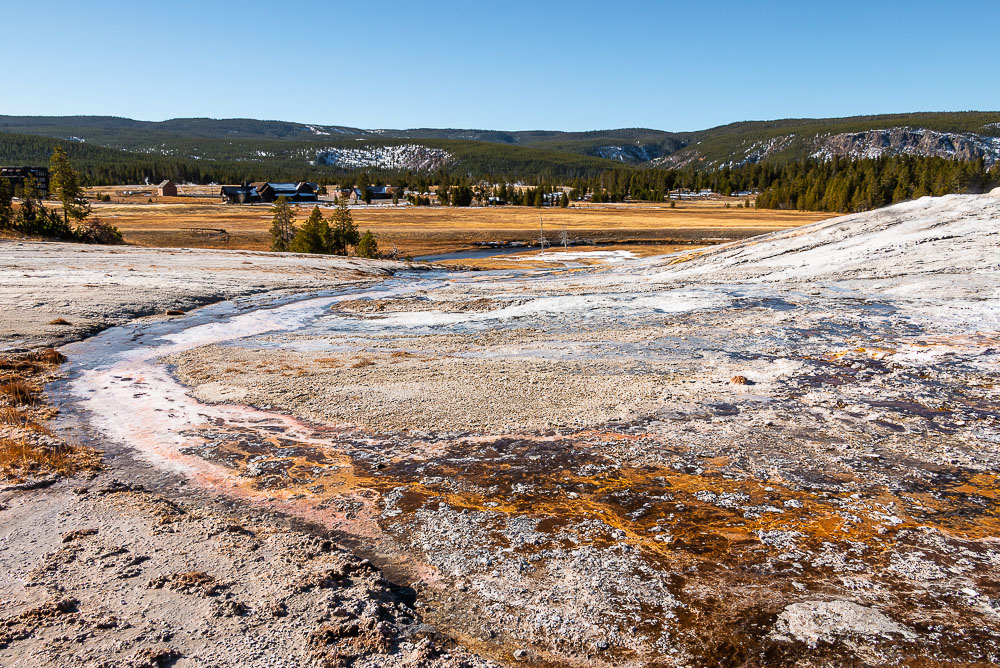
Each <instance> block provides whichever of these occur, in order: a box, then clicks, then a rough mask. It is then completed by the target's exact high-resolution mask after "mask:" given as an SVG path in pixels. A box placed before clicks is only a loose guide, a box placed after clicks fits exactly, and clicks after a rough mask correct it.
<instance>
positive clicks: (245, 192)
mask: <svg viewBox="0 0 1000 668" xmlns="http://www.w3.org/2000/svg"><path fill="white" fill-rule="evenodd" d="M219 194H220V195H221V196H222V201H223V202H225V203H226V204H254V203H256V202H260V201H261V199H260V193H258V192H257V189H256V188H255V187H254V186H253V185H251V184H249V183H245V184H243V185H242V186H222V190H221V191H220V192H219Z"/></svg>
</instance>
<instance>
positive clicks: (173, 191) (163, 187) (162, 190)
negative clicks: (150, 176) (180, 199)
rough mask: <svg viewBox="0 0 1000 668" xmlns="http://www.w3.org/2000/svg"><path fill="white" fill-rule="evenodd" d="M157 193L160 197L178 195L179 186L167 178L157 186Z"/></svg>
mask: <svg viewBox="0 0 1000 668" xmlns="http://www.w3.org/2000/svg"><path fill="white" fill-rule="evenodd" d="M156 194H157V195H159V196H160V197H177V186H176V185H175V184H174V182H173V181H171V180H170V179H166V180H164V181H161V182H160V183H159V184H158V185H157V186H156Z"/></svg>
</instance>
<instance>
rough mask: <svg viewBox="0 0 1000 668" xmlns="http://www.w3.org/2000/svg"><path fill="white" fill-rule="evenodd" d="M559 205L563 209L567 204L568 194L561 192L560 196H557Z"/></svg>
mask: <svg viewBox="0 0 1000 668" xmlns="http://www.w3.org/2000/svg"><path fill="white" fill-rule="evenodd" d="M559 206H561V207H562V208H564V209H565V208H566V207H568V206H569V195H567V194H566V193H563V194H562V197H560V198H559Z"/></svg>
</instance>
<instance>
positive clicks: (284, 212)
mask: <svg viewBox="0 0 1000 668" xmlns="http://www.w3.org/2000/svg"><path fill="white" fill-rule="evenodd" d="M271 213H272V214H274V217H273V218H272V219H271V250H272V251H275V252H278V253H283V252H285V251H287V250H288V247H289V244H290V243H291V241H292V239H293V238H294V237H295V225H293V224H292V223H293V221H294V220H295V211H294V210H293V209H292V206H291V205H290V204H289V203H288V198H287V197H285V196H284V195H282V196H281V197H279V198H278V201H277V202H275V204H274V206H273V207H272V208H271Z"/></svg>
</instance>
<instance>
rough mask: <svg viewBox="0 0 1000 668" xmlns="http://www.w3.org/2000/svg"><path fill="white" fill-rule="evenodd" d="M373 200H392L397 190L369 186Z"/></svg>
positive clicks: (389, 187) (388, 187)
mask: <svg viewBox="0 0 1000 668" xmlns="http://www.w3.org/2000/svg"><path fill="white" fill-rule="evenodd" d="M368 192H370V193H371V195H372V199H392V198H393V196H394V195H395V193H396V190H395V189H394V188H393V187H392V186H368Z"/></svg>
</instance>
